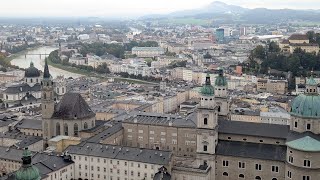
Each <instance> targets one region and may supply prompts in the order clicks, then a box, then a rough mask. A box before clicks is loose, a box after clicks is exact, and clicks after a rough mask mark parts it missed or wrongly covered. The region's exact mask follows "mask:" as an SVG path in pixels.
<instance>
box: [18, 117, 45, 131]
mask: <svg viewBox="0 0 320 180" xmlns="http://www.w3.org/2000/svg"><path fill="white" fill-rule="evenodd" d="M16 128H18V129H36V130H42V122H41V121H40V120H33V119H23V120H21V121H20V122H19V123H18V124H17V125H16Z"/></svg>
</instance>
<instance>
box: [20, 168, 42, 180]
mask: <svg viewBox="0 0 320 180" xmlns="http://www.w3.org/2000/svg"><path fill="white" fill-rule="evenodd" d="M40 178H41V177H40V173H39V170H38V168H37V167H35V166H29V167H21V168H20V169H19V170H18V171H17V172H16V180H40Z"/></svg>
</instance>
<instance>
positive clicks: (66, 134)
mask: <svg viewBox="0 0 320 180" xmlns="http://www.w3.org/2000/svg"><path fill="white" fill-rule="evenodd" d="M63 129H64V135H65V136H68V134H69V133H68V132H69V130H68V124H67V123H65V124H64V125H63Z"/></svg>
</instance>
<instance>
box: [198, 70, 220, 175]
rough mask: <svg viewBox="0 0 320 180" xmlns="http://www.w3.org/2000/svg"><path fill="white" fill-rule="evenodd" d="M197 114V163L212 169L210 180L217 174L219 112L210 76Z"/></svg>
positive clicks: (202, 93)
mask: <svg viewBox="0 0 320 180" xmlns="http://www.w3.org/2000/svg"><path fill="white" fill-rule="evenodd" d="M196 114H197V163H198V165H201V164H207V165H208V166H210V167H211V171H210V173H211V175H210V177H211V178H210V179H214V177H215V174H214V170H215V156H213V155H214V154H215V150H216V145H217V143H218V129H217V127H218V112H217V107H216V103H215V98H214V87H213V86H212V85H211V81H210V74H207V76H206V82H205V85H204V86H203V87H202V88H201V90H200V106H199V107H198V108H197V110H196Z"/></svg>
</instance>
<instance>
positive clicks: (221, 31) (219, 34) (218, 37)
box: [216, 28, 224, 42]
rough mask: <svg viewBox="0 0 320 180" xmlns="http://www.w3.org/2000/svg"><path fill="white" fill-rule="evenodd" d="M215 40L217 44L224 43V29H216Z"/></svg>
mask: <svg viewBox="0 0 320 180" xmlns="http://www.w3.org/2000/svg"><path fill="white" fill-rule="evenodd" d="M216 40H217V41H218V42H223V41H224V29H222V28H219V29H216Z"/></svg>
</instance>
